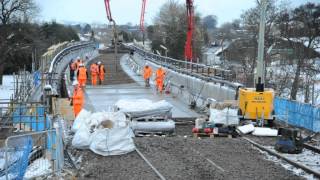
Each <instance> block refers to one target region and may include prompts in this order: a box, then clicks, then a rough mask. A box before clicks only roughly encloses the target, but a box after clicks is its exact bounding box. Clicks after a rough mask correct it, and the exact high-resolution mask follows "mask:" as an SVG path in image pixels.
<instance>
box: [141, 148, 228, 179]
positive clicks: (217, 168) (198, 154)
mask: <svg viewBox="0 0 320 180" xmlns="http://www.w3.org/2000/svg"><path fill="white" fill-rule="evenodd" d="M189 150H190V152H192V153H193V155H194V156H195V157H197V159H198V160H199V159H200V161H201V162H202V163H206V164H208V166H207V167H210V168H211V169H212V170H215V171H219V173H221V174H225V173H226V172H227V171H226V170H225V169H223V168H222V167H221V166H219V165H217V164H216V163H215V162H214V161H212V160H211V159H209V158H207V157H206V156H205V155H204V154H202V153H201V152H199V151H198V150H196V149H194V148H189ZM136 152H137V153H138V154H139V156H140V157H141V158H142V159H143V160H144V161H145V162H146V164H147V165H148V166H149V167H150V168H151V169H152V170H153V172H154V173H155V174H156V175H157V176H158V177H159V179H161V180H166V179H171V177H169V178H165V176H164V175H163V174H161V173H160V170H158V169H157V168H156V167H155V166H154V165H153V164H152V163H151V161H150V160H149V159H148V158H147V156H146V155H145V154H143V153H142V152H141V151H140V150H139V148H137V147H136ZM190 163H192V162H190ZM194 163H195V166H197V165H199V164H196V163H197V162H194ZM199 166H202V165H199ZM172 168H174V167H172ZM180 173H182V174H183V173H184V172H180Z"/></svg>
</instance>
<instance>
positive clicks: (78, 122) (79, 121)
mask: <svg viewBox="0 0 320 180" xmlns="http://www.w3.org/2000/svg"><path fill="white" fill-rule="evenodd" d="M90 116H91V112H90V111H87V110H85V109H82V110H81V111H80V113H79V114H78V116H77V117H76V119H75V120H74V122H73V125H72V127H71V131H72V132H77V130H78V129H79V128H80V127H81V126H82V125H83V124H85V125H87V126H88V125H89V123H90V122H88V121H89V117H90Z"/></svg>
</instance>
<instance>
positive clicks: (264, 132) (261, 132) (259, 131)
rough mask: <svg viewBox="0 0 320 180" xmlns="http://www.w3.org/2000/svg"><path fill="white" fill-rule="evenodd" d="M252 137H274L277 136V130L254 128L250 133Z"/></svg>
mask: <svg viewBox="0 0 320 180" xmlns="http://www.w3.org/2000/svg"><path fill="white" fill-rule="evenodd" d="M252 135H254V136H272V137H276V136H278V130H276V129H271V128H264V127H255V128H254V131H253V132H252Z"/></svg>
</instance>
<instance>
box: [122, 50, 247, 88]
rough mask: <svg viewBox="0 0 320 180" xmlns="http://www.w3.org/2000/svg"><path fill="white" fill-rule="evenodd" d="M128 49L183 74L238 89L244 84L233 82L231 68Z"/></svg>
mask: <svg viewBox="0 0 320 180" xmlns="http://www.w3.org/2000/svg"><path fill="white" fill-rule="evenodd" d="M125 47H126V48H128V49H131V50H133V51H134V52H136V53H138V54H139V55H141V56H142V57H144V58H145V59H146V60H149V61H151V62H153V63H156V64H158V65H161V66H164V67H166V68H168V69H172V70H174V71H177V72H179V73H182V74H186V75H190V76H193V77H196V78H199V79H202V80H205V81H210V82H214V83H220V84H222V85H226V86H228V87H231V88H233V89H237V88H238V87H239V86H242V85H241V84H239V83H235V82H232V81H233V80H234V79H235V75H234V74H232V72H231V71H230V70H226V69H221V68H218V67H213V66H208V65H205V64H199V63H193V62H188V61H183V60H178V59H173V58H170V57H164V56H160V55H157V54H154V53H150V52H147V51H145V50H143V49H141V48H139V47H137V46H133V45H130V46H128V45H126V46H125Z"/></svg>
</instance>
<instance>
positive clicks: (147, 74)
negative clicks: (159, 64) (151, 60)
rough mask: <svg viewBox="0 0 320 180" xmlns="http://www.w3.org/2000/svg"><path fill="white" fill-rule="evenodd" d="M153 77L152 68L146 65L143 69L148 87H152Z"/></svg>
mask: <svg viewBox="0 0 320 180" xmlns="http://www.w3.org/2000/svg"><path fill="white" fill-rule="evenodd" d="M151 76H152V68H151V67H150V66H149V65H148V64H146V65H145V66H144V68H143V79H144V81H145V85H146V87H150V78H151Z"/></svg>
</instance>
